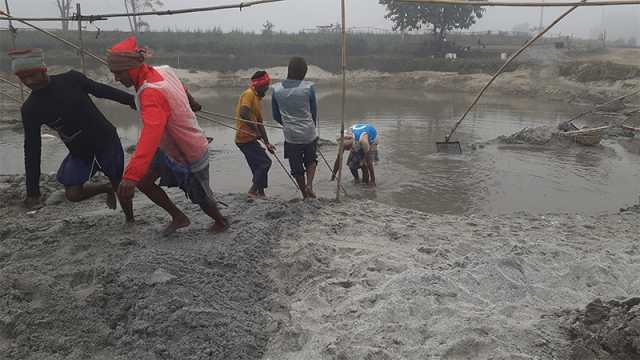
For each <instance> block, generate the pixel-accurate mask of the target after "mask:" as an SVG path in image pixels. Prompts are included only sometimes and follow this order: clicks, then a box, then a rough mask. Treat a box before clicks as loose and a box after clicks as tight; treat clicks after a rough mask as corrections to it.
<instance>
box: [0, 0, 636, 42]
mask: <svg viewBox="0 0 640 360" xmlns="http://www.w3.org/2000/svg"><path fill="white" fill-rule="evenodd" d="M238 2H239V0H164V3H165V6H164V7H163V8H164V9H179V8H186V7H201V6H213V5H222V4H234V3H238ZM80 3H81V5H82V9H83V13H85V14H95V13H105V12H124V6H123V2H122V0H81V1H80ZM0 4H1V6H0V7H3V5H4V4H2V2H0ZM9 4H10V6H11V10H12V13H13V14H14V15H16V16H33V17H44V16H47V17H48V16H57V15H58V13H57V8H56V5H55V0H9ZM347 7H348V9H347V11H348V12H347V14H348V16H347V26H349V27H375V28H382V29H390V28H391V23H390V22H389V21H387V20H385V19H384V14H385V8H384V7H383V6H381V5H379V4H378V1H377V0H347ZM74 9H75V7H74ZM603 10H604V11H603ZM562 11H564V9H563V8H553V9H552V8H547V9H545V11H544V23H545V24H549V23H550V22H551V21H553V19H554V18H555V17H557V16H558V15H559V14H560V13H561V12H562ZM603 18H604V20H605V22H606V25H605V26H606V28H607V33H608V37H609V38H610V39H616V38H619V37H627V36H629V35H631V36H638V35H640V34H639V33H640V5H628V6H616V7H607V8H606V9H604V8H601V7H590V8H581V9H578V10H576V11H575V12H574V13H573V14H572V15H570V17H569V18H566V19H565V20H564V21H563V22H562V23H560V24H559V25H558V26H557V27H556V28H555V29H554V30H553V31H552V33H554V34H558V33H561V34H563V35H571V34H574V35H576V36H579V37H585V38H589V37H592V36H595V33H597V32H598V31H599V30H600V28H601V24H602V20H603ZM339 19H340V1H339V0H288V1H285V2H282V3H275V4H265V5H257V6H254V7H250V8H246V9H243V10H242V12H240V11H239V10H237V9H233V10H223V11H215V12H206V13H198V14H190V15H186V14H185V15H176V16H149V17H147V18H146V19H145V20H146V21H148V22H149V23H150V24H151V27H152V29H155V30H164V29H169V28H170V29H182V30H195V29H203V30H204V29H211V28H214V27H219V28H222V29H223V30H224V31H230V30H244V31H260V29H261V27H262V24H264V23H265V21H267V20H269V21H270V22H272V23H273V24H275V26H276V28H275V30H276V31H279V30H284V31H289V32H297V31H299V30H301V29H303V28H313V27H315V26H317V25H329V24H335V23H338V22H339ZM539 22H540V10H539V8H487V12H486V14H485V16H484V17H483V18H482V19H480V20H479V21H478V23H477V24H476V25H475V26H474V27H473V28H472V30H477V31H481V30H512V28H513V27H514V26H515V25H518V24H522V23H528V24H529V25H530V26H538V25H539ZM3 23H4V22H3ZM5 24H6V23H5ZM5 24H0V27H5V26H6V25H5ZM97 25H98V26H99V27H101V28H102V29H104V30H112V29H119V30H128V23H127V20H126V19H124V18H123V19H112V20H109V21H101V22H98V23H97ZM45 26H47V27H51V28H53V27H58V26H59V25H58V24H56V23H52V24H46V23H45ZM92 28H93V27H92V26H89V29H92Z"/></svg>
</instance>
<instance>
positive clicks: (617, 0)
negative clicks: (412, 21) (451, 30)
mask: <svg viewBox="0 0 640 360" xmlns="http://www.w3.org/2000/svg"><path fill="white" fill-rule="evenodd" d="M399 1H400V2H402V3H414V4H432V5H457V6H507V7H553V6H556V7H568V6H577V7H584V6H620V5H638V4H640V1H639V0H610V1H590V2H588V3H585V2H566V1H564V2H540V1H533V2H532V1H523V2H517V1H480V0H469V1H462V0H399Z"/></svg>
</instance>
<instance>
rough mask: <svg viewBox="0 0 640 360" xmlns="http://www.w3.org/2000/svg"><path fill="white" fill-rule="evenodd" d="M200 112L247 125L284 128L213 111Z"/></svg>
mask: <svg viewBox="0 0 640 360" xmlns="http://www.w3.org/2000/svg"><path fill="white" fill-rule="evenodd" d="M200 112H201V113H203V114H207V115H211V116H217V117H219V118H223V119H228V120H238V121H241V122H244V123H247V124H254V125H262V126H264V127H268V128H274V129H280V130H282V126H276V125H268V124H265V123H259V122H257V121H250V120H245V119H242V118H239V117H233V116H229V115H225V114H220V113H215V112H211V111H207V110H200Z"/></svg>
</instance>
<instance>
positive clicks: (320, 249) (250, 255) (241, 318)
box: [0, 177, 640, 360]
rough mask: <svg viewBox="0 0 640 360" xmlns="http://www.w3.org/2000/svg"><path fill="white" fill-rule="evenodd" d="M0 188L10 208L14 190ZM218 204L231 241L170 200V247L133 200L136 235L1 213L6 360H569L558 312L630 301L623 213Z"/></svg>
mask: <svg viewBox="0 0 640 360" xmlns="http://www.w3.org/2000/svg"><path fill="white" fill-rule="evenodd" d="M0 180H1V182H2V186H3V189H5V191H4V192H3V193H5V194H6V193H7V192H8V191H7V190H6V189H8V188H11V184H13V183H15V182H16V181H20V179H15V178H6V177H4V178H2V179H0ZM13 188H15V189H17V187H15V186H14V187H13ZM53 190H55V189H53ZM218 196H219V198H220V199H221V200H223V201H224V202H226V203H228V204H229V208H227V209H223V213H224V214H225V215H227V216H230V218H231V219H232V226H231V229H230V230H229V231H228V232H227V233H224V234H220V235H215V236H213V235H210V234H208V233H207V232H206V227H207V225H208V224H209V220H208V219H206V218H205V216H204V215H203V214H201V213H200V211H199V210H198V208H197V207H196V206H193V205H190V204H188V202H187V201H186V200H185V199H184V195H183V194H180V193H179V192H175V191H174V192H172V197H173V198H174V199H178V205H179V206H180V207H181V208H183V209H186V212H187V214H188V215H189V216H190V217H191V219H192V221H193V224H192V226H191V227H190V228H188V229H185V230H182V231H180V232H179V234H177V235H174V236H172V237H169V238H162V237H161V236H160V235H159V231H160V228H161V226H162V224H163V223H165V222H166V221H167V220H168V219H167V216H166V215H165V214H164V213H163V212H162V211H161V210H160V209H159V208H157V207H155V206H152V205H151V204H150V203H149V202H148V200H146V199H144V198H143V197H142V196H140V195H138V196H137V197H136V202H135V209H136V212H137V214H138V220H137V222H136V224H135V226H132V227H126V226H124V222H123V216H122V215H121V214H120V213H118V212H114V211H111V210H108V209H106V207H105V205H104V203H103V199H95V200H92V201H89V202H86V203H82V204H69V203H66V202H62V203H59V204H57V205H51V206H47V207H44V208H43V209H40V210H38V211H37V212H36V213H25V211H24V210H23V209H20V208H19V207H15V206H7V205H8V204H10V203H11V202H9V201H3V204H4V205H3V206H2V207H1V208H0V212H1V213H2V214H1V215H2V216H1V220H0V229H2V230H1V231H0V304H2V306H0V353H2V354H3V358H6V359H10V360H13V359H25V358H28V359H131V358H136V359H186V358H189V359H210V358H225V359H260V358H262V359H354V360H355V359H549V360H551V359H567V358H569V355H570V354H571V351H572V349H573V348H574V344H573V342H572V338H571V336H570V333H569V331H568V330H567V328H566V327H565V324H566V321H567V319H568V318H569V315H570V312H571V311H578V309H579V308H583V307H585V306H586V305H587V304H589V303H590V302H591V301H593V300H594V299H596V298H603V299H607V300H608V299H626V298H628V297H632V296H634V295H637V294H638V292H639V291H640V281H638V280H637V276H636V275H637V273H638V271H639V270H640V268H639V266H640V265H638V264H639V263H640V262H639V261H638V260H640V259H639V258H638V257H639V256H640V251H639V250H638V246H637V244H636V239H637V233H638V231H639V230H640V229H639V226H640V225H639V224H640V221H639V220H640V214H639V213H637V212H635V211H629V212H625V213H623V214H617V213H609V214H603V215H599V216H583V215H568V214H529V213H524V212H521V213H514V214H511V215H507V216H488V215H475V216H451V215H429V214H425V213H421V212H418V211H413V210H407V209H399V208H394V207H390V206H386V205H382V204H379V203H375V202H370V201H365V202H361V203H354V202H350V201H346V202H343V203H335V202H333V201H329V200H315V201H308V202H301V201H297V200H293V201H287V200H281V199H269V200H264V201H256V202H247V201H246V199H245V198H244V196H242V195H233V194H228V195H218ZM15 198H19V196H16V197H15ZM3 200H4V199H3ZM599 359H617V358H615V357H599Z"/></svg>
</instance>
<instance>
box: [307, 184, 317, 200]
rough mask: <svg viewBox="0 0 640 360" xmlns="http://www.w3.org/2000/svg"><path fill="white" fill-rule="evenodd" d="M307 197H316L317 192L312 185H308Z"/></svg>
mask: <svg viewBox="0 0 640 360" xmlns="http://www.w3.org/2000/svg"><path fill="white" fill-rule="evenodd" d="M306 194H307V197H308V198H311V199H315V198H316V194H315V193H314V192H313V188H311V187H309V186H308V187H307V191H306Z"/></svg>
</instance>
